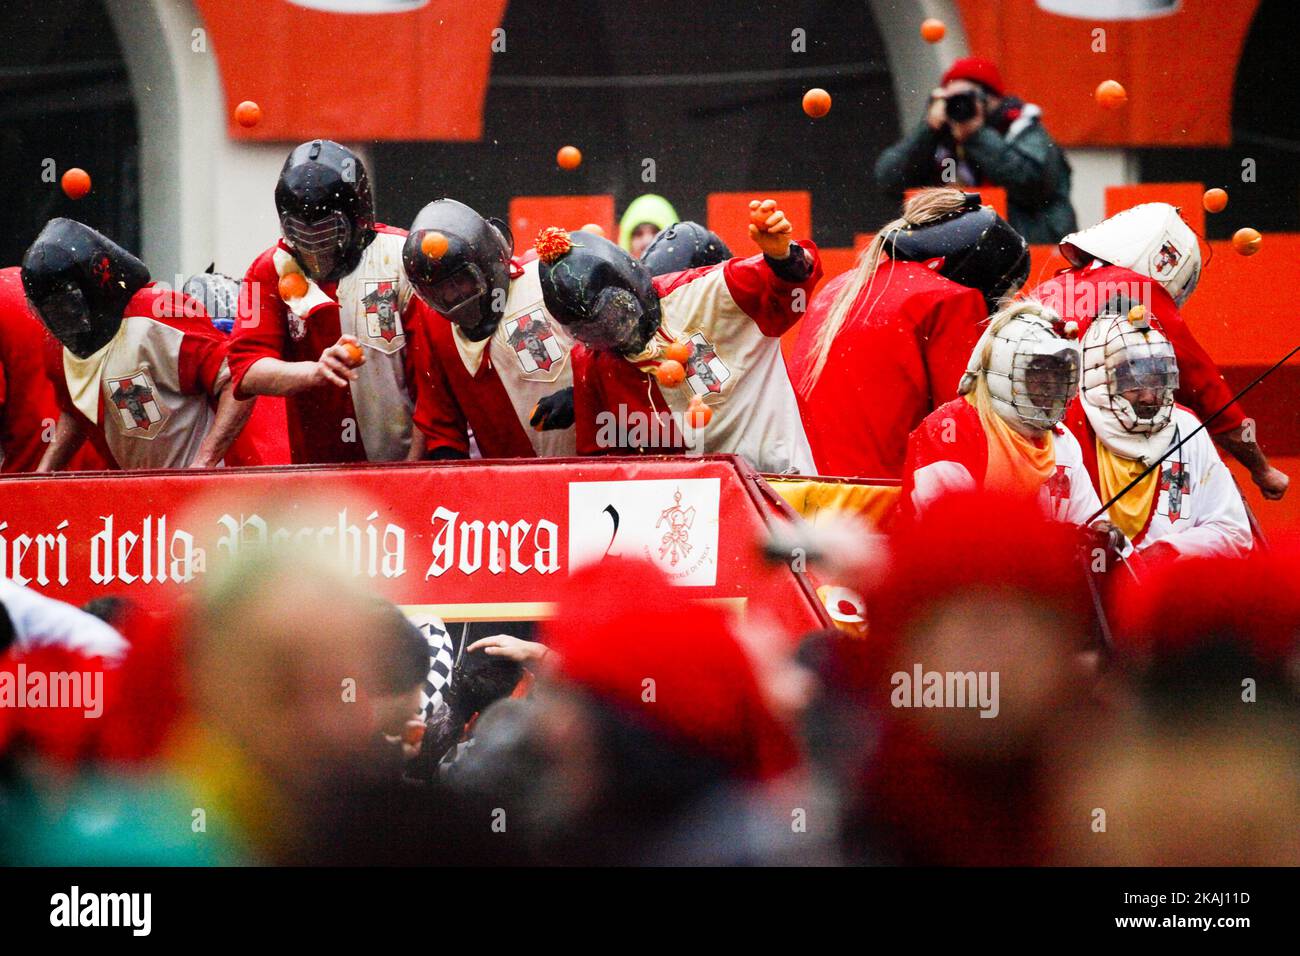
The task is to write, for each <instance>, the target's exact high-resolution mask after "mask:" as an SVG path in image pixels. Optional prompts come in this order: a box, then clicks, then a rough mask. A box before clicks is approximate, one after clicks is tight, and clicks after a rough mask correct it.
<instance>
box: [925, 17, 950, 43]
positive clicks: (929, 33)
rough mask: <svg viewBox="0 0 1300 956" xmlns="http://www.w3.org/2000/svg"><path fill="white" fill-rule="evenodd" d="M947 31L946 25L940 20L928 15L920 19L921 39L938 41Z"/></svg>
mask: <svg viewBox="0 0 1300 956" xmlns="http://www.w3.org/2000/svg"><path fill="white" fill-rule="evenodd" d="M947 32H948V26H947V24H945V23H944V22H943V21H942V20H937V19H935V18H934V17H930V18H929V19H927V20H922V21H921V39H922V40H924V41H925V42H926V43H938V42H939V41H940V40H942V39H943V35H944V34H945V33H947Z"/></svg>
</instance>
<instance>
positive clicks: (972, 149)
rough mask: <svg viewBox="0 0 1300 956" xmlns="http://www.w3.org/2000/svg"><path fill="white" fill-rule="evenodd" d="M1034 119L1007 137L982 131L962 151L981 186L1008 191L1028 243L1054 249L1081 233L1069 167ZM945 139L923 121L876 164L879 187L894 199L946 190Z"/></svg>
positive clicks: (1013, 219)
mask: <svg viewBox="0 0 1300 956" xmlns="http://www.w3.org/2000/svg"><path fill="white" fill-rule="evenodd" d="M1025 109H1026V111H1030V110H1032V111H1033V113H1031V114H1030V115H1027V116H1025V117H1024V118H1023V119H1021V120H1019V121H1017V122H1016V123H1013V124H1012V125H1011V127H1010V129H1009V130H1008V135H1006V136H1003V135H1002V134H1001V133H999V132H998V131H997V130H996V129H994V128H993V127H991V126H989V125H987V124H986V125H984V126H981V127H980V128H979V130H977V131H976V133H975V135H973V136H972V137H971V138H970V139H968V140H967V141H966V142H965V144H964V145H963V146H962V149H963V152H964V156H965V159H966V160H967V161H968V162H969V163H970V164H971V165H972V166H973V167H974V171H975V172H976V174H977V176H978V178H979V180H980V181H981V182H987V183H988V184H989V185H991V186H1001V187H1002V188H1003V189H1005V190H1006V191H1007V219H1008V220H1009V221H1010V223H1011V225H1012V227H1013V228H1014V229H1015V230H1016V232H1018V233H1020V234H1021V235H1022V236H1024V237H1025V240H1026V241H1028V242H1030V243H1038V244H1055V243H1057V242H1059V241H1060V240H1061V238H1062V237H1063V236H1065V235H1067V234H1069V233H1071V232H1074V231H1075V229H1076V228H1077V224H1076V222H1075V217H1074V206H1072V205H1071V204H1070V164H1069V162H1068V161H1067V160H1066V158H1065V154H1064V153H1063V152H1062V151H1061V148H1060V147H1059V146H1057V145H1056V143H1055V142H1054V141H1053V140H1052V137H1051V136H1049V135H1048V134H1047V130H1046V129H1044V128H1043V124H1042V123H1041V122H1039V120H1038V117H1037V115H1036V114H1037V107H1032V106H1027V107H1026V108H1025ZM944 140H945V137H944V136H943V135H942V134H941V133H940V132H937V131H935V130H932V129H930V127H929V125H928V124H926V123H925V122H924V121H922V122H921V123H920V125H919V126H917V128H916V129H915V130H913V132H912V133H911V135H909V136H907V137H905V138H904V139H902V140H901V141H899V142H897V143H895V144H894V145H893V146H890V147H889V148H888V149H886V150H885V151H884V152H883V153H881V154H880V158H879V159H877V160H876V182H877V183H878V184H879V185H880V188H881V189H883V190H885V192H887V193H890V194H891V195H894V196H898V195H901V194H902V192H903V190H905V189H910V188H912V187H914V186H942V185H944V180H943V179H942V177H941V173H942V170H943V167H942V165H941V162H940V159H939V156H938V152H939V150H940V148H941V147H942V146H943V145H944Z"/></svg>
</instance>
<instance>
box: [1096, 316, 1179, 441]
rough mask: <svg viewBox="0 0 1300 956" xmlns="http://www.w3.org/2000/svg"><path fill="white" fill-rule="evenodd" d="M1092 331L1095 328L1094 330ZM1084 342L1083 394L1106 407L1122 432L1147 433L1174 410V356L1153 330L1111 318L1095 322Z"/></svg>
mask: <svg viewBox="0 0 1300 956" xmlns="http://www.w3.org/2000/svg"><path fill="white" fill-rule="evenodd" d="M1094 329H1095V330H1096V331H1094ZM1088 333H1089V334H1088V335H1087V336H1086V338H1085V344H1084V360H1085V369H1084V381H1083V386H1084V397H1085V399H1086V400H1087V401H1089V402H1090V403H1091V404H1093V405H1095V406H1098V407H1103V408H1106V409H1107V410H1108V411H1109V412H1110V414H1111V415H1112V416H1113V418H1114V419H1115V422H1116V423H1117V424H1118V425H1119V427H1120V428H1122V429H1123V430H1124V431H1126V432H1128V433H1130V434H1134V435H1152V434H1155V433H1157V432H1159V431H1161V430H1163V429H1164V428H1165V427H1166V426H1167V425H1168V424H1169V422H1170V420H1171V419H1172V417H1173V413H1174V393H1175V392H1176V391H1177V390H1178V359H1177V357H1176V356H1175V354H1174V348H1173V346H1172V345H1171V344H1170V343H1169V340H1168V339H1167V338H1165V336H1164V335H1162V334H1161V333H1160V332H1159V331H1157V330H1156V329H1152V328H1147V329H1137V328H1133V327H1132V326H1131V325H1130V324H1129V323H1128V322H1127V321H1126V320H1125V319H1123V318H1117V319H1113V320H1111V321H1110V322H1107V323H1104V324H1095V325H1094V327H1093V328H1090V329H1089V330H1088Z"/></svg>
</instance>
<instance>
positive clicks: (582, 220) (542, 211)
mask: <svg viewBox="0 0 1300 956" xmlns="http://www.w3.org/2000/svg"><path fill="white" fill-rule="evenodd" d="M592 222H594V223H595V224H596V225H598V226H600V228H602V229H604V230H605V238H606V239H609V240H610V241H611V242H617V241H618V230H617V229H616V228H615V227H614V197H613V196H611V195H608V194H607V195H604V196H516V197H515V198H514V199H512V200H510V231H511V232H513V233H514V234H515V254H516V255H520V254H522V253H523V252H525V251H527V250H528V249H531V248H532V247H533V240H534V239H536V238H537V233H539V232H540V231H541V230H543V229H545V228H546V227H547V226H559V227H560V228H561V229H568V230H569V231H570V232H573V231H575V230H577V229H581V228H582V227H583V226H585V225H587V224H588V223H592Z"/></svg>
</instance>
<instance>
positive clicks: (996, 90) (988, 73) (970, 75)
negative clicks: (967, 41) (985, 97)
mask: <svg viewBox="0 0 1300 956" xmlns="http://www.w3.org/2000/svg"><path fill="white" fill-rule="evenodd" d="M952 80H970V81H971V82H972V83H979V84H980V85H981V86H985V87H988V89H989V90H990V91H991V92H992V93H993V95H994V96H1001V95H1002V94H1003V91H1004V90H1005V89H1006V87H1004V86H1003V85H1002V74H1001V73H999V72H998V68H997V65H996V64H995V63H994V62H993V61H992V60H986V59H985V58H984V57H982V56H965V57H962V58H961V59H960V60H957V61H956V62H955V63H953V65H952V66H950V67H948V72H947V73H945V74H944V75H943V79H942V80H941V81H940V82H941V85H943V86H947V85H948V83H950V82H951V81H952Z"/></svg>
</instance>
